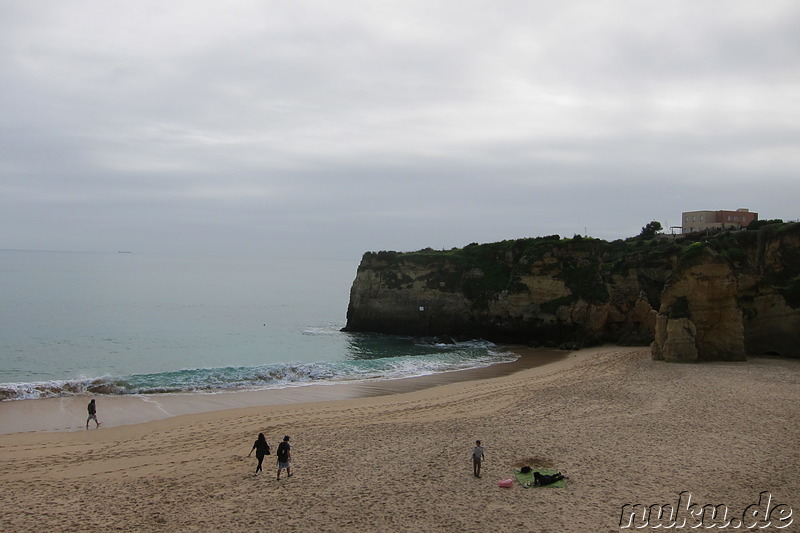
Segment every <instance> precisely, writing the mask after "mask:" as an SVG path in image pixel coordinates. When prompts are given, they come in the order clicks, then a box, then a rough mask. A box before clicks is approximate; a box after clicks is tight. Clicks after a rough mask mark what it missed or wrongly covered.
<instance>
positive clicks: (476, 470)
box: [472, 440, 484, 477]
mask: <svg viewBox="0 0 800 533" xmlns="http://www.w3.org/2000/svg"><path fill="white" fill-rule="evenodd" d="M483 459H484V457H483V446H481V441H479V440H476V441H475V448H473V449H472V474H473V475H474V476H475V477H481V463H482V462H483Z"/></svg>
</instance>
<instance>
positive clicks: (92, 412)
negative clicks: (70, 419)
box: [86, 398, 100, 429]
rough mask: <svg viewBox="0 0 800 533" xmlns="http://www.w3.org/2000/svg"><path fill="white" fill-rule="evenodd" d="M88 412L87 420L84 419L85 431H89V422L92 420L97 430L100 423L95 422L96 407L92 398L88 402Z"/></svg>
mask: <svg viewBox="0 0 800 533" xmlns="http://www.w3.org/2000/svg"><path fill="white" fill-rule="evenodd" d="M88 410H89V418H87V419H86V429H89V421H90V420H94V423H95V424H97V425H96V426H95V428H99V427H100V422H98V421H97V406H96V405H95V403H94V398H92V401H91V402H89V406H88Z"/></svg>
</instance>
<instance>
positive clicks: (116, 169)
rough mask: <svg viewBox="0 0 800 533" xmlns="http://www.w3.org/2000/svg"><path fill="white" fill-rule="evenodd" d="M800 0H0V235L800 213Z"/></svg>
mask: <svg viewBox="0 0 800 533" xmlns="http://www.w3.org/2000/svg"><path fill="white" fill-rule="evenodd" d="M798 36H800V7H797V5H796V3H795V2H791V1H768V2H759V3H753V2H745V1H731V2H725V3H718V2H690V1H688V0H686V1H683V0H680V1H676V2H666V3H665V2H661V3H659V2H640V1H609V2H596V3H586V2H561V3H558V4H554V3H551V2H530V1H524V2H523V1H520V2H516V1H502V2H499V3H498V2H485V1H466V2H465V1H461V2H448V1H443V2H416V1H409V2H367V1H347V2H337V3H331V2H315V1H299V2H291V3H288V4H287V3H285V2H283V3H281V2H261V1H259V2H255V1H254V2H246V1H239V2H229V3H226V4H224V5H222V4H219V3H215V2H198V1H191V2H190V1H185V2H170V3H168V4H163V3H156V2H137V3H113V2H109V3H102V4H99V5H98V4H97V3H95V2H81V1H71V2H54V1H46V2H44V3H41V2H38V3H35V4H34V3H24V2H22V3H20V2H5V3H2V4H0V89H2V94H3V95H4V98H3V104H2V111H3V112H2V114H0V248H47V249H81V250H96V249H112V250H113V249H118V248H135V249H137V250H142V251H147V250H149V251H162V250H179V251H187V252H190V251H194V250H199V249H202V250H204V251H209V250H212V251H214V250H217V251H220V252H222V253H237V252H241V253H275V254H286V255H296V254H303V255H319V256H336V257H353V256H355V257H357V256H358V255H360V254H361V253H362V252H363V251H367V250H375V249H419V248H424V247H427V246H432V247H452V246H463V245H464V244H467V243H469V242H473V241H477V242H485V241H489V240H500V239H505V238H515V237H524V236H535V235H543V234H551V233H560V234H562V235H568V236H571V235H572V234H574V233H583V232H584V231H588V232H589V234H590V235H594V236H597V237H601V238H606V239H614V238H623V237H627V236H630V235H634V234H636V233H638V231H639V229H640V228H641V227H642V226H643V225H644V224H645V223H646V222H648V221H649V220H651V219H656V220H660V221H661V222H662V223H666V224H677V223H678V220H679V216H680V212H681V211H684V210H695V209H735V208H738V207H750V208H751V209H753V210H756V211H759V212H760V213H761V215H762V217H768V218H777V217H780V218H786V219H796V218H797V207H796V205H797V200H796V199H797V198H798V197H800V180H797V179H796V175H797V172H798V168H800V161H799V160H798V159H800V156H798V155H797V154H798V150H797V148H796V147H797V145H798V137H799V136H800V131H799V129H800V128H798V124H800V116H798V113H800V111H798V105H797V96H796V95H797V94H800V72H798V67H797V65H800V61H799V60H800V57H798V55H800V42H798V41H800V37H798Z"/></svg>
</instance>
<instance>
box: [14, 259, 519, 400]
mask: <svg viewBox="0 0 800 533" xmlns="http://www.w3.org/2000/svg"><path fill="white" fill-rule="evenodd" d="M357 266H358V260H354V261H336V260H311V259H303V260H300V259H264V258H233V257H223V256H219V257H217V256H212V255H208V256H195V257H189V256H180V255H156V254H140V253H122V252H113V253H88V252H87V253H79V252H52V251H18V250H0V295H1V296H0V297H1V298H2V303H1V304H0V399H2V400H4V401H10V400H25V399H38V398H52V397H64V396H78V395H89V394H91V395H136V394H147V395H152V394H170V393H215V392H220V391H231V390H264V389H281V388H289V387H298V386H303V385H310V384H333V383H352V382H363V381H374V380H391V379H398V378H405V377H415V376H424V375H430V374H435V373H442V372H451V371H456V370H463V369H468V368H480V367H485V366H489V365H492V364H496V363H502V362H509V361H513V360H515V359H516V358H517V356H516V355H514V354H513V353H510V352H508V351H505V350H503V349H501V348H499V347H497V346H494V345H493V344H491V343H488V342H484V341H480V340H477V341H473V342H467V343H459V344H438V343H436V342H434V341H433V340H431V339H414V338H410V337H400V336H389V335H380V334H365V333H347V332H342V331H341V329H342V328H343V327H344V325H345V323H346V312H347V305H348V300H349V292H350V286H351V285H352V282H353V279H354V278H355V275H356V268H357Z"/></svg>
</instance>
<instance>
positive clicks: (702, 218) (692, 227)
mask: <svg viewBox="0 0 800 533" xmlns="http://www.w3.org/2000/svg"><path fill="white" fill-rule="evenodd" d="M681 220H682V221H683V222H682V224H683V226H682V228H681V233H695V232H698V231H707V230H712V229H725V228H728V229H730V228H738V229H741V228H746V227H747V225H748V224H750V223H751V222H753V221H754V220H758V213H752V212H750V210H749V209H747V208H741V209H737V210H736V211H684V212H683V213H682V214H681Z"/></svg>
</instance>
